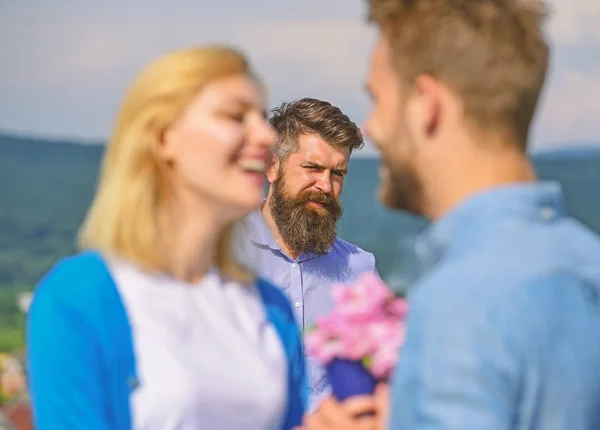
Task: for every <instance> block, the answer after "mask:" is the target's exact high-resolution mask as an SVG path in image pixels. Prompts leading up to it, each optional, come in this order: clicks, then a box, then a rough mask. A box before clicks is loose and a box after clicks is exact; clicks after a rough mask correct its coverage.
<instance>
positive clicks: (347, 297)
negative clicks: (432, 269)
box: [306, 273, 408, 400]
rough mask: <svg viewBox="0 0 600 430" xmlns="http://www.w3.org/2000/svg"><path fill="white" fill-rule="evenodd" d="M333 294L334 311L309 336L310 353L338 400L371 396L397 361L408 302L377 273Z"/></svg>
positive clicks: (368, 275) (336, 287)
mask: <svg viewBox="0 0 600 430" xmlns="http://www.w3.org/2000/svg"><path fill="white" fill-rule="evenodd" d="M332 295H333V299H334V303H335V305H334V310H333V312H332V313H331V314H329V315H328V316H326V317H324V318H321V319H319V320H318V321H317V324H316V325H315V327H313V328H312V329H311V330H310V331H309V332H308V333H307V335H306V349H307V353H308V355H309V356H311V357H313V358H314V359H315V360H316V361H317V362H319V363H321V364H323V365H324V366H325V367H326V369H327V376H328V378H329V381H330V383H331V385H332V389H333V393H334V395H335V396H336V397H337V398H338V399H339V400H344V399H345V398H348V397H351V396H353V395H357V394H371V393H373V392H374V390H375V385H376V383H377V381H381V380H385V379H387V378H388V377H389V376H390V375H391V373H392V370H393V369H394V366H395V364H396V362H397V360H398V356H399V353H400V347H401V345H402V343H403V341H404V321H405V318H406V315H407V312H408V304H407V302H406V301H405V300H404V299H402V298H401V297H397V296H396V295H395V294H394V293H393V292H392V291H391V290H390V289H389V288H388V287H387V286H386V285H385V284H384V283H383V282H382V281H381V279H379V277H377V276H376V275H375V274H372V273H366V274H364V275H362V276H360V277H359V278H358V280H357V281H356V282H355V283H354V284H351V285H336V286H334V288H333V290H332Z"/></svg>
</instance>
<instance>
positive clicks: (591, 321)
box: [389, 183, 600, 430]
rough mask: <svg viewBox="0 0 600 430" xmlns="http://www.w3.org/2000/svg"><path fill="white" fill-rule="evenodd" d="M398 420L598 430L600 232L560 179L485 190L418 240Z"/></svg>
mask: <svg viewBox="0 0 600 430" xmlns="http://www.w3.org/2000/svg"><path fill="white" fill-rule="evenodd" d="M419 249H420V251H421V254H422V258H423V259H424V261H426V263H427V265H428V266H429V271H428V273H427V274H426V275H425V276H423V277H422V278H421V279H420V280H419V281H418V282H417V283H416V284H415V285H414V287H413V288H412V289H411V291H410V293H409V302H410V315H409V319H408V326H407V335H406V341H405V344H404V346H403V349H402V352H401V357H400V362H399V365H398V367H397V369H396V372H395V375H394V377H393V380H392V388H391V395H392V400H391V402H392V404H391V417H390V427H389V428H391V429H394V430H396V429H398V430H399V429H402V430H425V429H427V430H438V429H439V430H441V429H444V430H454V429H456V430H458V429H460V430H469V429H478V430H479V429H481V430H500V429H518V430H559V429H560V430H591V429H600V299H599V297H600V240H599V239H598V237H597V236H596V235H595V234H594V233H592V232H591V231H590V230H588V229H587V228H586V227H584V226H583V225H581V224H580V223H579V222H577V221H575V220H574V219H572V218H570V217H569V216H568V215H566V214H565V211H564V208H563V198H562V192H561V189H560V187H559V186H558V185H557V184H555V183H530V184H518V185H510V186H503V187H498V188H495V189H492V190H488V191H486V192H483V193H481V194H478V195H476V196H474V197H472V198H470V199H468V201H466V202H465V203H463V204H461V205H460V206H459V207H458V208H456V209H454V210H453V211H451V213H449V214H448V215H447V216H445V217H444V218H443V219H441V220H440V221H439V222H437V223H434V224H433V225H432V226H431V227H430V228H429V229H428V230H427V231H426V232H425V233H424V235H423V237H422V240H421V241H420V248H419Z"/></svg>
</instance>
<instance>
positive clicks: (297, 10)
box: [0, 0, 600, 152]
mask: <svg viewBox="0 0 600 430" xmlns="http://www.w3.org/2000/svg"><path fill="white" fill-rule="evenodd" d="M0 2H1V3H0V64H1V65H2V66H1V68H0V76H1V78H2V79H0V130H7V131H15V132H19V133H25V134H34V135H39V136H49V137H71V138H77V139H86V140H88V139H89V140H99V139H104V138H105V137H106V136H107V135H109V134H110V130H111V126H112V121H113V119H114V115H115V112H116V109H117V107H118V105H119V102H120V99H121V96H122V94H123V93H124V91H125V89H126V88H127V86H128V84H129V83H130V81H131V79H132V78H133V77H134V76H135V74H136V73H137V72H138V71H139V70H140V69H141V68H142V67H144V65H145V64H146V63H147V62H148V61H150V60H152V59H153V58H154V57H156V56H157V55H160V54H162V53H164V52H166V51H169V50H171V49H176V48H180V47H184V46H189V45H193V44H201V43H210V42H225V43H229V44H233V45H235V46H237V47H239V48H242V49H243V50H244V51H245V52H246V53H247V54H248V55H249V56H250V58H251V60H252V62H253V63H254V64H255V66H256V68H257V69H258V70H259V72H260V73H261V74H262V76H263V77H264V78H265V80H266V82H267V84H268V86H269V96H270V97H269V98H270V104H271V105H274V104H276V103H278V102H280V101H282V100H290V99H295V98H300V97H304V96H312V97H317V98H322V99H326V100H329V101H331V102H332V103H334V104H337V105H338V106H340V107H341V108H342V109H343V110H344V111H345V112H346V113H348V114H349V115H350V116H351V117H352V118H353V119H354V120H355V121H356V122H358V123H362V121H363V119H364V117H365V114H366V112H367V109H368V103H367V99H366V97H365V95H364V94H363V91H362V87H363V81H364V79H365V75H366V70H367V62H368V57H369V49H370V46H371V44H372V42H373V40H374V30H373V29H372V28H370V27H369V26H367V25H366V24H365V23H364V14H365V1H364V0H285V1H282V0H252V1H248V0H219V1H217V2H213V1H211V2H208V1H198V0H170V1H169V2H166V1H164V0H146V1H144V2H141V1H133V0H131V1H127V2H125V1H115V0H105V1H103V2H95V3H87V4H83V2H78V3H75V2H71V1H67V0H52V1H48V0H27V1H10V0H0ZM549 5H550V6H551V7H552V9H553V15H552V17H551V19H550V20H549V22H548V26H547V28H546V31H547V33H548V36H549V38H550V40H551V43H552V48H553V59H552V69H551V74H550V79H549V82H548V85H547V87H546V90H545V93H544V97H543V100H542V109H541V111H540V112H539V114H538V117H537V120H536V124H535V130H534V137H533V142H534V143H533V149H547V148H550V147H553V146H557V145H565V144H571V145H572V144H573V143H574V142H584V141H585V142H596V144H597V145H598V146H600V25H599V24H598V23H600V0H551V1H549ZM369 151H370V148H367V150H366V151H365V152H369Z"/></svg>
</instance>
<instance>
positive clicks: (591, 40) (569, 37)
mask: <svg viewBox="0 0 600 430" xmlns="http://www.w3.org/2000/svg"><path fill="white" fill-rule="evenodd" d="M548 4H549V6H550V8H551V15H550V19H549V22H548V32H549V34H550V38H551V40H552V41H553V42H554V43H555V44H557V45H563V46H569V45H582V44H586V45H587V44H596V45H598V44H600V25H598V22H600V1H599V0H550V1H548Z"/></svg>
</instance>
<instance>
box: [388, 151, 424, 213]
mask: <svg viewBox="0 0 600 430" xmlns="http://www.w3.org/2000/svg"><path fill="white" fill-rule="evenodd" d="M385 165H386V167H387V169H388V171H389V177H388V178H387V179H385V180H383V182H382V183H381V184H380V186H379V199H380V200H381V202H382V203H383V204H384V205H385V206H387V207H388V208H390V209H395V210H403V211H407V212H410V213H412V214H414V215H422V213H421V212H422V210H423V207H422V203H423V201H422V196H423V193H422V185H421V181H420V179H419V176H418V174H417V171H416V170H415V168H414V167H413V165H412V164H411V163H410V162H407V161H401V162H394V161H393V160H390V159H388V160H386V161H385Z"/></svg>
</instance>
